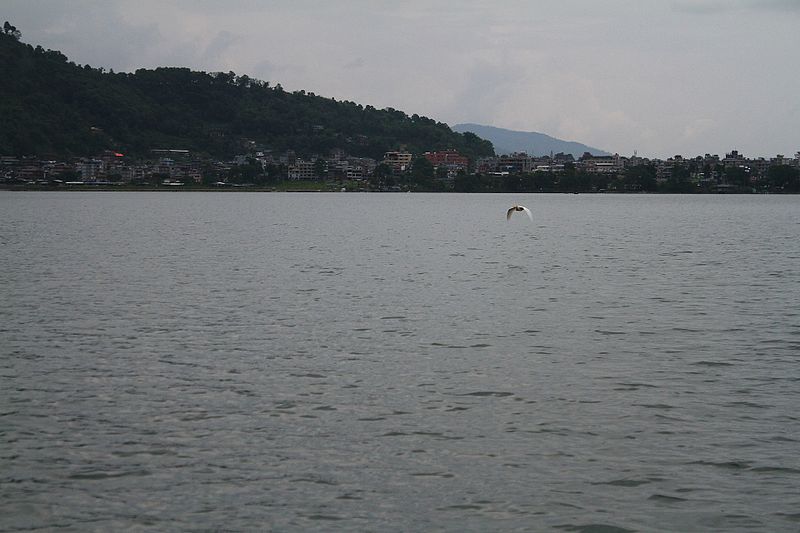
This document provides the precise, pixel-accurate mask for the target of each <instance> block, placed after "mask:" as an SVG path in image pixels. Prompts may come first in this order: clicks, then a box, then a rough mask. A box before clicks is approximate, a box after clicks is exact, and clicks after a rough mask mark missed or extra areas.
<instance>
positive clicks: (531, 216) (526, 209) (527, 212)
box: [520, 205, 533, 222]
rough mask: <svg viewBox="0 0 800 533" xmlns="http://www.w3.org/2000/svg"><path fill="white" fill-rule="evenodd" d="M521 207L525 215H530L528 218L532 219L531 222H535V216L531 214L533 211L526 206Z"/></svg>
mask: <svg viewBox="0 0 800 533" xmlns="http://www.w3.org/2000/svg"><path fill="white" fill-rule="evenodd" d="M520 207H521V208H522V210H523V211H525V214H526V215H528V218H529V219H531V222H533V214H532V213H531V210H530V209H528V208H527V207H525V206H524V205H521V206H520Z"/></svg>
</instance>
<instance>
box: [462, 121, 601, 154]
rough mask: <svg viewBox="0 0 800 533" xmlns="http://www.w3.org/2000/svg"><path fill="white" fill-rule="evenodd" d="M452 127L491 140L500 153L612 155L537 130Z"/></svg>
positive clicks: (472, 125) (471, 126)
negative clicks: (587, 153) (586, 153)
mask: <svg viewBox="0 0 800 533" xmlns="http://www.w3.org/2000/svg"><path fill="white" fill-rule="evenodd" d="M452 129H453V131H457V132H459V133H464V132H471V133H474V134H475V135H477V136H478V137H480V138H481V139H486V140H487V141H491V143H492V144H493V145H494V150H495V152H497V153H498V154H510V153H514V152H525V153H527V154H528V155H537V156H542V155H549V154H550V152H552V153H554V154H557V153H559V152H563V153H565V154H572V155H573V156H574V157H580V156H582V155H583V153H584V152H589V153H590V154H592V155H610V154H609V153H608V152H606V151H603V150H599V149H597V148H592V147H591V146H586V145H585V144H581V143H579V142H573V141H562V140H561V139H556V138H555V137H551V136H550V135H545V134H544V133H538V132H535V131H514V130H507V129H503V128H496V127H494V126H483V125H480V124H456V125H455V126H452Z"/></svg>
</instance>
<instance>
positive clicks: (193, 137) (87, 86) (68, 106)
mask: <svg viewBox="0 0 800 533" xmlns="http://www.w3.org/2000/svg"><path fill="white" fill-rule="evenodd" d="M19 38H20V32H19V30H17V29H16V28H14V27H13V26H11V25H8V26H6V27H5V28H4V31H3V32H2V33H0V72H2V74H1V75H0V95H1V96H2V98H0V124H2V125H3V127H2V128H1V129H0V154H3V155H18V156H19V155H34V154H38V155H46V154H49V155H52V156H54V157H55V156H61V157H63V156H71V155H90V154H93V153H96V152H98V151H101V150H105V149H111V150H116V151H121V152H124V153H126V154H131V155H137V154H145V153H147V152H148V151H149V150H150V149H152V148H182V149H189V150H192V151H195V152H199V153H201V154H206V155H209V156H215V157H230V156H232V155H234V154H237V153H241V152H242V151H243V143H244V142H247V141H253V142H255V143H256V144H258V145H263V146H265V147H267V148H269V149H273V150H277V151H283V150H294V151H296V152H297V153H298V154H299V155H312V154H325V153H326V152H328V151H329V150H331V149H333V148H340V149H343V150H344V151H346V152H347V153H349V154H351V155H355V156H365V157H373V158H381V157H382V156H383V154H384V152H386V151H389V150H397V149H400V148H405V149H407V150H409V151H412V152H416V153H420V152H423V151H427V150H440V149H447V148H455V149H457V150H459V151H460V152H461V153H463V154H465V155H468V156H470V157H473V158H474V157H480V156H486V155H493V153H494V150H493V148H492V145H491V143H490V142H488V141H485V140H482V139H480V138H478V137H477V136H475V135H474V134H471V133H465V134H459V133H455V132H453V131H452V130H451V129H450V128H449V127H448V126H447V125H446V124H443V123H441V122H436V121H434V120H432V119H429V118H426V117H421V116H418V115H412V116H408V115H406V114H405V113H403V112H402V111H398V110H395V109H391V108H388V109H375V108H373V107H371V106H362V105H359V104H356V103H354V102H349V101H337V100H335V99H332V98H324V97H321V96H316V95H314V94H313V93H306V92H304V91H295V92H287V91H285V90H283V88H282V87H281V86H280V85H279V84H278V85H275V86H274V87H273V86H271V85H270V84H269V83H268V82H264V81H260V80H255V79H252V78H249V77H248V76H246V75H241V76H237V75H236V74H234V73H233V72H227V73H223V72H217V73H206V72H196V71H191V70H189V69H188V68H157V69H155V70H146V69H140V70H137V71H136V72H135V73H114V72H113V71H108V72H106V71H105V69H103V68H92V67H90V66H89V65H85V66H79V65H76V64H75V63H73V62H71V61H69V60H68V59H67V57H66V56H64V55H63V54H62V53H60V52H57V51H54V50H45V49H43V48H42V47H41V46H36V47H34V46H31V45H28V44H24V43H22V42H20V41H19Z"/></svg>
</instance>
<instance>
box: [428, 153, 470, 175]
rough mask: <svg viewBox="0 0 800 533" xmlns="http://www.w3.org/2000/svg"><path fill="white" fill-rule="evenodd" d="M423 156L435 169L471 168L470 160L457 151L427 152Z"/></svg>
mask: <svg viewBox="0 0 800 533" xmlns="http://www.w3.org/2000/svg"><path fill="white" fill-rule="evenodd" d="M423 155H424V156H425V159H427V160H428V161H430V162H431V164H432V165H433V166H434V167H435V168H439V167H440V166H445V167H447V169H448V170H467V167H468V166H469V158H468V157H467V156H464V155H461V154H459V153H458V152H457V151H456V150H443V151H438V152H425V153H424V154H423Z"/></svg>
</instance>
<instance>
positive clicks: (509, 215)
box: [506, 207, 514, 220]
mask: <svg viewBox="0 0 800 533" xmlns="http://www.w3.org/2000/svg"><path fill="white" fill-rule="evenodd" d="M513 212H514V208H513V207H512V208H511V209H509V210H508V213H506V220H511V213H513Z"/></svg>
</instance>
